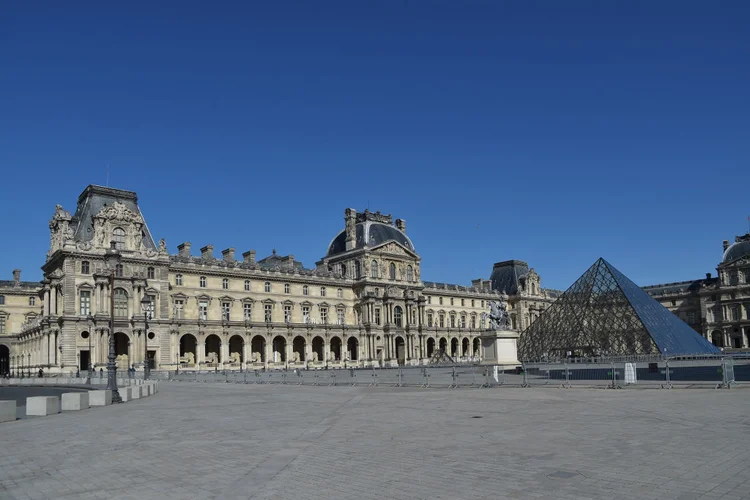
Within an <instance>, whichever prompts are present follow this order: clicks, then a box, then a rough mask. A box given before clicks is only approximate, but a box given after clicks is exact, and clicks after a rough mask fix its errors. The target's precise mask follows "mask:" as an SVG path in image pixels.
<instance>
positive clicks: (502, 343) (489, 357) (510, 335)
mask: <svg viewBox="0 0 750 500" xmlns="http://www.w3.org/2000/svg"><path fill="white" fill-rule="evenodd" d="M518 336H519V334H518V332H513V331H510V330H490V331H487V332H485V333H483V334H482V335H481V338H482V353H483V355H482V364H487V365H520V364H521V363H519V362H518V349H517V345H518Z"/></svg>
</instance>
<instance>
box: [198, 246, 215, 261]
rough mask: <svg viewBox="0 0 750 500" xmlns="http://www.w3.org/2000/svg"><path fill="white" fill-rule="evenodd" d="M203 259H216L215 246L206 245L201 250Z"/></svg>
mask: <svg viewBox="0 0 750 500" xmlns="http://www.w3.org/2000/svg"><path fill="white" fill-rule="evenodd" d="M201 257H202V258H204V259H206V260H210V259H213V258H214V246H213V245H206V246H205V247H203V248H201Z"/></svg>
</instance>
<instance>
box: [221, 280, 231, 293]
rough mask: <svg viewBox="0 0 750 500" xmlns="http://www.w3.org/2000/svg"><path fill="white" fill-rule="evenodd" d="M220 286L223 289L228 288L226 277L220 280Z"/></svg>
mask: <svg viewBox="0 0 750 500" xmlns="http://www.w3.org/2000/svg"><path fill="white" fill-rule="evenodd" d="M221 288H222V289H224V290H228V289H229V280H228V279H226V278H224V279H223V280H221Z"/></svg>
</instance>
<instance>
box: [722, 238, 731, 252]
mask: <svg viewBox="0 0 750 500" xmlns="http://www.w3.org/2000/svg"><path fill="white" fill-rule="evenodd" d="M722 244H723V245H724V251H725V252H726V251H727V248H729V240H724V241H722Z"/></svg>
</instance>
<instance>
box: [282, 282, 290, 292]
mask: <svg viewBox="0 0 750 500" xmlns="http://www.w3.org/2000/svg"><path fill="white" fill-rule="evenodd" d="M284 293H292V286H291V285H290V284H289V283H284Z"/></svg>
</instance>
